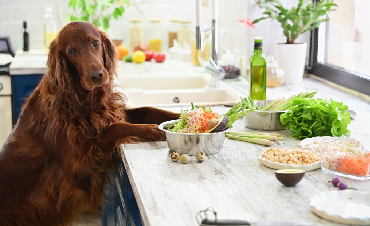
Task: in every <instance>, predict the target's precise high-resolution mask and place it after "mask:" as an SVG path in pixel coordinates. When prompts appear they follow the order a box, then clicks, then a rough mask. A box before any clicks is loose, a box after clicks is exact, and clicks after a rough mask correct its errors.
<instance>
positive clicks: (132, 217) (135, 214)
mask: <svg viewBox="0 0 370 226" xmlns="http://www.w3.org/2000/svg"><path fill="white" fill-rule="evenodd" d="M118 161H119V165H118V170H117V172H116V173H111V174H110V179H111V182H112V184H111V185H107V187H106V189H107V195H106V198H105V201H104V205H103V211H102V215H101V219H102V226H116V225H117V226H126V225H127V226H128V225H132V226H141V225H142V220H141V217H140V212H139V209H138V206H137V202H136V199H135V196H134V194H133V191H132V187H131V184H130V181H129V179H128V176H127V172H126V170H125V167H124V165H123V163H122V161H121V160H118Z"/></svg>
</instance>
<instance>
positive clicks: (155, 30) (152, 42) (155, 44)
mask: <svg viewBox="0 0 370 226" xmlns="http://www.w3.org/2000/svg"><path fill="white" fill-rule="evenodd" d="M149 21H150V28H151V34H150V39H149V49H150V50H151V51H153V52H162V37H161V34H162V32H161V20H160V19H150V20H149Z"/></svg>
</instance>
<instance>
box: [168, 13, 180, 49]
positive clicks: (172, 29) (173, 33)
mask: <svg viewBox="0 0 370 226" xmlns="http://www.w3.org/2000/svg"><path fill="white" fill-rule="evenodd" d="M178 26H179V20H178V19H170V26H169V29H168V48H171V47H173V40H174V39H176V40H177V31H178V29H179V27H178Z"/></svg>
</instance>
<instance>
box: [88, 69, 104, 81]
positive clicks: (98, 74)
mask: <svg viewBox="0 0 370 226" xmlns="http://www.w3.org/2000/svg"><path fill="white" fill-rule="evenodd" d="M103 73H104V72H103V70H102V69H96V70H93V71H90V72H89V78H90V79H91V80H92V81H93V82H100V81H101V80H102V79H103Z"/></svg>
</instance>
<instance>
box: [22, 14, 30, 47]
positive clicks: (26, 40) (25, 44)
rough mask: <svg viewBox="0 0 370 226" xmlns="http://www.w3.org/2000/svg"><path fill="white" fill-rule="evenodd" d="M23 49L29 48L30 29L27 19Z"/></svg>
mask: <svg viewBox="0 0 370 226" xmlns="http://www.w3.org/2000/svg"><path fill="white" fill-rule="evenodd" d="M22 34H23V51H28V50H29V31H28V28H27V21H23V30H22Z"/></svg>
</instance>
